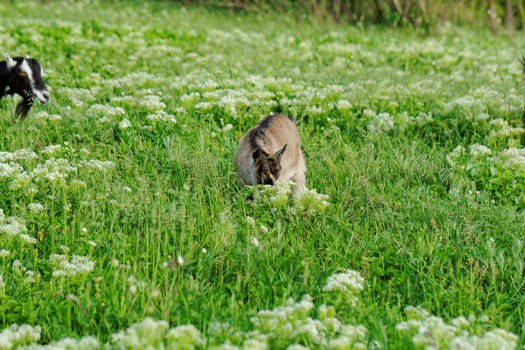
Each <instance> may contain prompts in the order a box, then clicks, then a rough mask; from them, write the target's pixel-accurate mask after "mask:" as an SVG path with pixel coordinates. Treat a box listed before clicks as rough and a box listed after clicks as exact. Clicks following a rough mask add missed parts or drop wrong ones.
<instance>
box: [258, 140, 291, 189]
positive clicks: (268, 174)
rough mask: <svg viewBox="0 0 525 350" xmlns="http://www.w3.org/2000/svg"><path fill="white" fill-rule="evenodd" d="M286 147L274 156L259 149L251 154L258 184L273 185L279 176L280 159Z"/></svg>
mask: <svg viewBox="0 0 525 350" xmlns="http://www.w3.org/2000/svg"><path fill="white" fill-rule="evenodd" d="M286 147H288V145H284V146H283V148H281V149H280V150H279V151H277V152H276V153H275V154H269V153H267V152H265V151H264V150H262V149H260V148H257V149H256V150H255V151H254V152H253V154H252V157H253V161H254V165H255V174H256V177H257V182H258V183H260V184H263V185H274V184H275V180H276V179H278V178H279V175H280V174H281V157H282V155H283V154H284V152H285V151H286Z"/></svg>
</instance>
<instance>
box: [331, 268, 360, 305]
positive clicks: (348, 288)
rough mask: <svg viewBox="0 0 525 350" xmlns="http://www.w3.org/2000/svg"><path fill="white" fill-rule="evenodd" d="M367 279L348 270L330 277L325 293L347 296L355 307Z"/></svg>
mask: <svg viewBox="0 0 525 350" xmlns="http://www.w3.org/2000/svg"><path fill="white" fill-rule="evenodd" d="M364 283H365V279H364V278H363V276H361V273H359V272H358V271H354V270H346V271H345V272H342V273H336V274H334V275H331V276H330V277H328V280H327V281H326V284H325V286H324V287H323V290H324V291H327V292H330V291H336V292H341V293H343V294H344V295H347V296H348V298H349V300H350V303H351V305H352V306H355V305H356V303H357V301H358V297H357V295H358V294H359V293H361V291H362V290H363V288H364Z"/></svg>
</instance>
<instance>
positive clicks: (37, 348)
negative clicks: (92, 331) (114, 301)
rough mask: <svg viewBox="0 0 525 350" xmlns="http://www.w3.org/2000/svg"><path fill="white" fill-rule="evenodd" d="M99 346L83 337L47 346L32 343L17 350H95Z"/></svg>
mask: <svg viewBox="0 0 525 350" xmlns="http://www.w3.org/2000/svg"><path fill="white" fill-rule="evenodd" d="M100 348H101V347H100V344H99V342H98V340H97V339H96V338H95V337H92V336H85V337H82V338H80V339H73V338H64V339H60V340H59V341H56V342H51V343H49V344H47V345H40V344H36V343H32V344H29V345H25V346H21V347H19V348H18V349H19V350H97V349H100Z"/></svg>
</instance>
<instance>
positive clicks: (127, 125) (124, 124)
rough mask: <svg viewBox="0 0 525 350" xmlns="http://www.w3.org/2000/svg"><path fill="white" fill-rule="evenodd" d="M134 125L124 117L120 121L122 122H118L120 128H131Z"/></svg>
mask: <svg viewBox="0 0 525 350" xmlns="http://www.w3.org/2000/svg"><path fill="white" fill-rule="evenodd" d="M131 126H132V125H131V122H130V121H129V120H128V119H125V118H124V119H122V120H121V121H120V123H118V127H119V128H120V129H127V128H130V127H131Z"/></svg>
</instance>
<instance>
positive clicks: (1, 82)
mask: <svg viewBox="0 0 525 350" xmlns="http://www.w3.org/2000/svg"><path fill="white" fill-rule="evenodd" d="M14 94H18V95H20V96H22V101H20V103H19V104H18V105H17V106H16V115H19V116H20V117H21V118H22V119H24V118H25V117H26V115H27V113H28V112H29V109H30V108H31V106H32V105H33V98H34V97H36V98H38V100H40V103H42V104H46V103H48V102H49V100H50V97H49V91H48V90H47V87H46V84H44V81H43V80H42V67H41V66H40V63H38V61H37V60H36V59H34V58H29V57H12V58H11V57H9V55H6V56H5V61H1V62H0V99H1V98H2V97H4V96H5V95H14Z"/></svg>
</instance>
